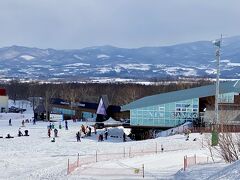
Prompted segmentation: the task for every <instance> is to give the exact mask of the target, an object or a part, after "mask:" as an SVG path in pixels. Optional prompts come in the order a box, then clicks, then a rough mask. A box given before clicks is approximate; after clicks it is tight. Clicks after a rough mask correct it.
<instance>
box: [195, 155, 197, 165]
mask: <svg viewBox="0 0 240 180" xmlns="http://www.w3.org/2000/svg"><path fill="white" fill-rule="evenodd" d="M194 163H195V164H197V156H196V154H194Z"/></svg>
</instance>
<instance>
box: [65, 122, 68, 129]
mask: <svg viewBox="0 0 240 180" xmlns="http://www.w3.org/2000/svg"><path fill="white" fill-rule="evenodd" d="M65 129H66V130H68V122H67V120H65Z"/></svg>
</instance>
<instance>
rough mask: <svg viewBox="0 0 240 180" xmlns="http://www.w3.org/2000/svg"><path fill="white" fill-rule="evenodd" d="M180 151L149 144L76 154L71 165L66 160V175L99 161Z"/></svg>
mask: <svg viewBox="0 0 240 180" xmlns="http://www.w3.org/2000/svg"><path fill="white" fill-rule="evenodd" d="M177 150H180V149H166V150H165V149H163V145H161V144H158V143H156V142H155V143H149V144H146V146H141V147H139V146H137V147H132V146H130V147H122V148H118V149H115V151H111V152H102V151H97V150H96V151H95V152H94V153H89V154H78V157H77V160H76V161H74V162H73V163H70V161H69V159H68V168H67V174H70V173H71V172H73V171H74V170H75V169H76V168H77V167H79V166H82V165H85V164H90V163H96V162H100V161H109V160H115V159H123V158H132V157H135V156H142V155H148V154H157V153H163V152H170V151H177Z"/></svg>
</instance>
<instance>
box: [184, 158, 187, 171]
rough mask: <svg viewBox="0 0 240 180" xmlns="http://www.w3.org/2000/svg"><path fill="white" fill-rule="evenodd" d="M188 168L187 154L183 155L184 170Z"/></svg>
mask: <svg viewBox="0 0 240 180" xmlns="http://www.w3.org/2000/svg"><path fill="white" fill-rule="evenodd" d="M186 168H187V156H184V157H183V170H184V171H186Z"/></svg>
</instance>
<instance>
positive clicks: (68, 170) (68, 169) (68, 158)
mask: <svg viewBox="0 0 240 180" xmlns="http://www.w3.org/2000/svg"><path fill="white" fill-rule="evenodd" d="M67 174H69V158H68V165H67Z"/></svg>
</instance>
